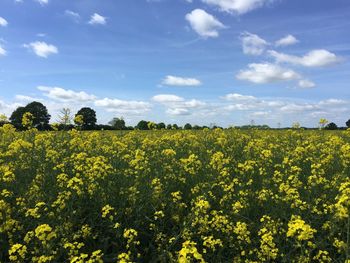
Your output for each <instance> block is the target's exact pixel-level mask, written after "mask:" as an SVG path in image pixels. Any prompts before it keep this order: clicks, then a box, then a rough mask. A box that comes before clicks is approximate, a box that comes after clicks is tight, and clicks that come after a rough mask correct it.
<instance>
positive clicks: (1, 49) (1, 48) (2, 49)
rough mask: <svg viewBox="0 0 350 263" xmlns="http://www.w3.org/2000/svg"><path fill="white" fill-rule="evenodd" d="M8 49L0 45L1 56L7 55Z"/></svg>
mask: <svg viewBox="0 0 350 263" xmlns="http://www.w3.org/2000/svg"><path fill="white" fill-rule="evenodd" d="M6 54H7V52H6V50H5V49H4V48H3V47H2V46H1V45H0V56H6Z"/></svg>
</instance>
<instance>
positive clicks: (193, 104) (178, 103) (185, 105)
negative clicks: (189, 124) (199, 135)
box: [152, 94, 207, 115]
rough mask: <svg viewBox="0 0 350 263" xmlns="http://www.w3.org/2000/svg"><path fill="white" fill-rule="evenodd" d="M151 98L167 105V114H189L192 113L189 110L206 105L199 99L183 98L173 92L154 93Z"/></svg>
mask: <svg viewBox="0 0 350 263" xmlns="http://www.w3.org/2000/svg"><path fill="white" fill-rule="evenodd" d="M152 100H153V101H154V102H157V103H160V104H162V105H163V106H165V107H167V110H166V113H167V114H169V115H190V114H192V111H191V110H193V109H199V108H203V107H205V106H206V105H207V104H206V103H205V102H203V101H200V100H196V99H191V100H185V99H184V98H182V97H179V96H177V95H173V94H159V95H155V96H154V97H153V98H152Z"/></svg>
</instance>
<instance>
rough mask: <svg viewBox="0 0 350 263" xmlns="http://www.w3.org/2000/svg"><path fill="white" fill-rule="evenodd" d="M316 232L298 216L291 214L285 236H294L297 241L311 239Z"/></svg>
mask: <svg viewBox="0 0 350 263" xmlns="http://www.w3.org/2000/svg"><path fill="white" fill-rule="evenodd" d="M316 232H317V231H316V230H315V229H313V228H311V226H310V225H308V224H306V223H305V221H304V220H302V219H301V217H300V216H295V215H293V216H292V218H291V220H290V221H289V222H288V231H287V237H296V238H297V239H298V240H299V241H306V240H310V239H312V238H313V237H314V233H316Z"/></svg>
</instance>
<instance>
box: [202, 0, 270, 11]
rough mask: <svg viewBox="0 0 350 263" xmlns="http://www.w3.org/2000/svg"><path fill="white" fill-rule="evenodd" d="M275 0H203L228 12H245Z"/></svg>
mask: <svg viewBox="0 0 350 263" xmlns="http://www.w3.org/2000/svg"><path fill="white" fill-rule="evenodd" d="M273 1H274V0H202V2H203V3H206V4H209V5H212V6H216V7H218V8H219V10H220V11H223V12H227V13H237V14H245V13H248V12H250V11H252V10H254V9H257V8H260V7H262V6H264V5H266V4H269V3H272V2H273Z"/></svg>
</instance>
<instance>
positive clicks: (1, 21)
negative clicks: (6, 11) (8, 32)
mask: <svg viewBox="0 0 350 263" xmlns="http://www.w3.org/2000/svg"><path fill="white" fill-rule="evenodd" d="M7 25H8V22H7V20H6V19H5V18H3V17H1V16H0V26H3V27H5V26H7Z"/></svg>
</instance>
